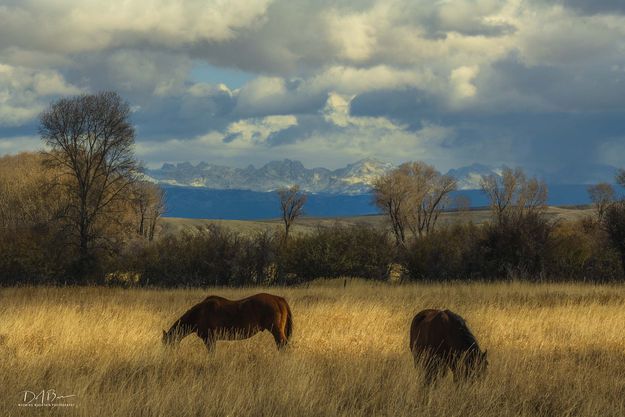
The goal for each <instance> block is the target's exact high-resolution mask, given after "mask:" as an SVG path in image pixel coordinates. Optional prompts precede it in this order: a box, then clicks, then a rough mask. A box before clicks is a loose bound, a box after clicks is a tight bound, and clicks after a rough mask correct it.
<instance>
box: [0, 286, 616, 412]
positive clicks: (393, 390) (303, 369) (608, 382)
mask: <svg viewBox="0 0 625 417" xmlns="http://www.w3.org/2000/svg"><path fill="white" fill-rule="evenodd" d="M343 285H344V281H343V280H342V279H341V280H332V281H323V280H322V281H316V282H313V283H310V284H309V285H308V286H305V287H304V286H302V287H291V288H275V287H274V288H265V289H262V288H241V289H231V288H205V289H171V290H160V289H121V288H105V287H66V288H60V287H8V288H2V289H0V357H1V358H2V360H1V361H0V387H2V401H0V415H1V416H18V415H27V416H32V415H48V414H50V415H71V416H124V417H127V416H136V415H142V416H445V417H449V416H497V417H503V416H545V417H546V416H596V415H601V416H623V415H625V332H624V324H625V286H624V285H590V284H528V283H522V282H512V283H467V284H465V283H448V284H444V283H436V284H406V285H392V284H388V283H381V282H380V283H375V282H364V281H361V280H347V285H346V287H345V288H344V287H343ZM260 291H268V292H271V293H274V294H278V295H281V296H284V297H285V298H286V299H287V300H288V302H289V303H290V305H291V308H292V311H293V315H294V334H293V337H292V339H291V342H290V344H289V346H288V348H287V349H286V350H285V351H284V352H278V351H277V350H276V348H275V344H274V343H273V339H272V337H271V335H270V334H268V333H267V332H265V333H262V334H259V335H257V336H254V337H253V338H251V339H248V340H244V341H230V342H223V341H222V342H218V344H217V348H216V351H215V352H214V354H208V353H207V351H206V349H205V347H204V345H203V344H202V343H201V341H200V340H199V339H198V338H197V337H195V336H191V337H189V338H187V339H185V340H184V341H183V342H182V344H181V346H180V347H179V348H178V349H174V350H169V349H165V348H164V347H163V346H162V345H161V339H160V338H161V330H162V329H166V328H168V327H169V326H170V325H171V323H172V322H173V321H174V320H175V319H176V318H177V317H178V316H179V315H181V314H182V313H183V312H184V311H185V310H186V309H187V308H188V307H190V306H191V305H193V304H194V303H197V302H199V301H201V300H202V299H203V298H204V297H205V296H206V295H208V294H219V295H222V296H225V297H228V298H241V297H244V296H247V295H250V294H253V293H256V292H260ZM429 307H440V308H449V309H452V310H454V311H456V312H457V313H459V314H461V315H462V316H464V317H465V319H466V320H467V322H468V324H469V326H470V327H471V329H472V330H473V332H474V333H475V335H476V336H477V338H478V340H479V341H480V344H481V347H482V348H483V349H488V352H489V360H490V367H489V371H488V374H487V375H486V377H485V378H484V379H482V380H479V381H476V382H473V383H467V384H454V383H453V381H452V378H451V376H450V375H448V376H447V377H446V378H444V379H442V380H441V381H440V382H439V383H438V384H437V385H436V386H435V387H431V388H427V387H425V386H424V385H423V384H422V379H421V377H422V373H421V371H420V370H419V369H415V368H414V367H413V364H412V358H411V354H410V352H409V350H408V329H409V325H410V321H411V319H412V317H413V316H414V314H415V313H416V312H418V311H419V310H421V309H423V308H429ZM51 389H54V390H55V391H54V393H55V394H54V395H56V396H57V397H58V396H61V395H75V396H74V397H68V398H65V399H58V400H56V401H54V402H57V403H66V404H71V406H64V407H60V406H59V407H45V409H41V408H38V409H37V408H35V407H25V406H19V405H18V404H19V403H21V402H23V396H24V391H32V392H34V393H38V392H40V391H42V390H51ZM44 402H46V401H44Z"/></svg>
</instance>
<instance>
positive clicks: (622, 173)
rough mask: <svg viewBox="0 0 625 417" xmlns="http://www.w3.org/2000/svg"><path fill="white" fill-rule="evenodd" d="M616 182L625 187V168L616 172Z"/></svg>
mask: <svg viewBox="0 0 625 417" xmlns="http://www.w3.org/2000/svg"><path fill="white" fill-rule="evenodd" d="M616 183H617V184H618V185H620V186H621V187H625V169H622V168H621V169H619V170H618V172H617V173H616Z"/></svg>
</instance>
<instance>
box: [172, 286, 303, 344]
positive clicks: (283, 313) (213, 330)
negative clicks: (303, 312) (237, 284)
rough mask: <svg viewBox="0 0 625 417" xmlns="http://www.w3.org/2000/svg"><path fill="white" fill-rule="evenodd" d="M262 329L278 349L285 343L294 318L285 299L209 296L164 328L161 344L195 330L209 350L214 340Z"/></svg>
mask: <svg viewBox="0 0 625 417" xmlns="http://www.w3.org/2000/svg"><path fill="white" fill-rule="evenodd" d="M264 330H268V331H270V332H271V334H272V335H273V337H274V339H275V341H276V345H278V349H281V348H283V347H284V346H286V344H287V343H288V341H289V337H290V336H291V332H292V330H293V319H292V315H291V309H290V308H289V305H288V304H287V302H286V300H285V299H284V298H282V297H278V296H275V295H271V294H262V293H261V294H256V295H252V296H251V297H247V298H243V299H242V300H228V299H225V298H223V297H218V296H215V295H211V296H209V297H207V298H206V299H205V300H204V301H202V302H201V303H199V304H196V305H194V306H193V307H191V308H190V309H189V310H188V311H187V312H186V313H184V314H183V315H182V317H180V318H179V319H178V320H176V322H175V323H174V324H173V325H172V326H171V328H170V329H169V330H168V331H164V330H163V344H165V345H172V344H176V343H178V342H180V340H182V339H183V338H184V337H186V336H187V335H189V334H191V333H196V334H197V335H198V337H199V338H200V339H202V340H203V341H204V344H205V345H206V347H207V348H208V350H209V351H212V350H213V349H214V348H215V342H217V340H239V339H247V338H248V337H252V336H254V335H255V334H256V333H258V332H262V331H264Z"/></svg>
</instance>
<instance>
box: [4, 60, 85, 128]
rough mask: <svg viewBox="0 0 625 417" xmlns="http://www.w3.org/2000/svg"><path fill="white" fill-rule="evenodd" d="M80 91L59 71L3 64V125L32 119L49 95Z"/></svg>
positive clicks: (13, 124)
mask: <svg viewBox="0 0 625 417" xmlns="http://www.w3.org/2000/svg"><path fill="white" fill-rule="evenodd" d="M80 91H81V90H80V89H79V88H78V87H76V86H73V85H71V84H68V83H67V82H66V81H65V79H64V78H63V76H62V75H61V74H59V73H58V72H56V71H53V70H33V69H29V68H23V67H14V66H11V65H6V64H1V63H0V126H16V125H20V124H22V123H26V122H28V121H31V120H32V119H33V118H35V117H36V116H37V114H38V113H39V112H40V111H41V110H42V109H43V107H44V106H45V99H46V98H49V97H51V96H55V95H67V94H77V93H79V92H80Z"/></svg>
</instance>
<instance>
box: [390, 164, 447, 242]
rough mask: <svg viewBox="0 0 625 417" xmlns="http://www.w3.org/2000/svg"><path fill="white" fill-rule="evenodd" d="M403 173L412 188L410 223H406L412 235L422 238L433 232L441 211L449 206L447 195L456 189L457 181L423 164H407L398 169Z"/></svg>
mask: <svg viewBox="0 0 625 417" xmlns="http://www.w3.org/2000/svg"><path fill="white" fill-rule="evenodd" d="M399 169H400V170H401V171H403V172H405V173H406V175H407V176H408V178H409V179H410V184H411V186H412V200H413V201H412V204H411V205H410V207H411V217H412V221H410V222H408V225H409V227H410V228H411V231H412V233H413V235H416V236H423V235H424V234H428V233H430V232H431V231H433V230H434V227H435V226H436V222H437V221H438V218H439V216H440V214H441V213H442V211H443V210H444V209H445V208H446V207H447V206H448V205H449V202H450V198H449V194H450V193H451V192H452V191H454V190H456V189H457V181H456V179H455V178H453V177H451V176H449V175H441V173H440V172H438V171H437V170H436V169H434V167H433V166H431V165H428V164H425V163H423V162H409V163H406V164H403V165H401V166H400V168H399Z"/></svg>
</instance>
